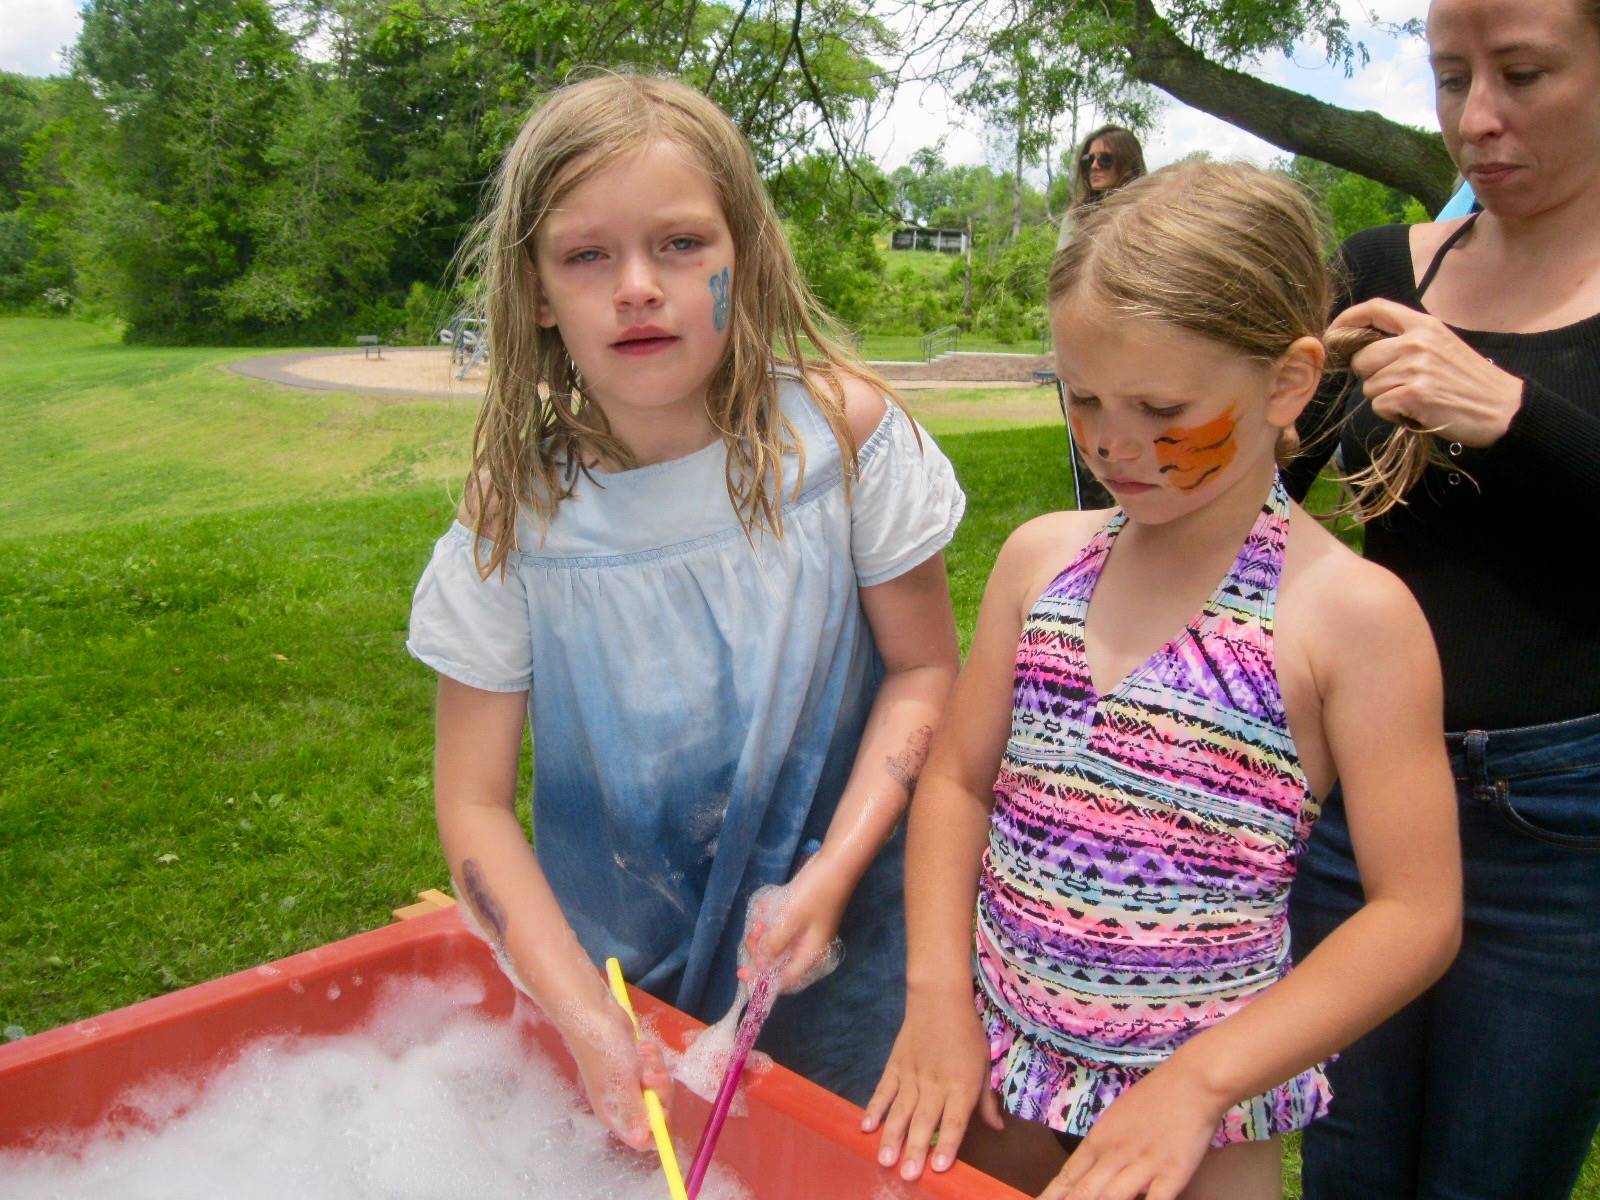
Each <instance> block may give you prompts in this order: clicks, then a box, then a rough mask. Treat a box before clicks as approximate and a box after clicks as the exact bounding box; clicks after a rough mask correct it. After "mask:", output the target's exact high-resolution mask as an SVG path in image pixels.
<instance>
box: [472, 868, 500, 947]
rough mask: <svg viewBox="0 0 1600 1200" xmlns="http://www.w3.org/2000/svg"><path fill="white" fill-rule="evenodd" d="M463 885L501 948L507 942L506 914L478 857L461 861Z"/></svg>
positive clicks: (496, 944) (484, 924)
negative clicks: (486, 877)
mask: <svg viewBox="0 0 1600 1200" xmlns="http://www.w3.org/2000/svg"><path fill="white" fill-rule="evenodd" d="M461 887H462V889H463V890H464V891H465V892H466V893H467V903H469V904H471V905H472V911H473V912H475V913H477V914H478V920H479V922H480V923H481V924H482V925H483V926H484V927H485V928H486V929H487V930H488V931H489V933H490V935H491V936H492V937H493V938H494V944H495V946H496V947H498V948H500V949H504V948H505V944H506V914H505V910H504V909H503V908H501V907H500V901H499V900H497V899H495V895H494V893H493V892H491V891H490V890H489V883H488V880H486V879H484V877H483V870H482V869H481V868H480V867H479V866H478V861H477V859H473V858H468V859H464V860H463V861H462V863H461Z"/></svg>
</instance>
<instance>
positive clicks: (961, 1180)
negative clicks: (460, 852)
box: [0, 909, 1021, 1200]
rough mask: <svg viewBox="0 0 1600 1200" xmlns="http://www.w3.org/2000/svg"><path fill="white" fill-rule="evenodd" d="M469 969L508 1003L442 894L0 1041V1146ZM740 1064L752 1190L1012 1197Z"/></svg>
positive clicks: (480, 949) (737, 1154)
mask: <svg viewBox="0 0 1600 1200" xmlns="http://www.w3.org/2000/svg"><path fill="white" fill-rule="evenodd" d="M463 973H465V974H470V975H473V976H476V977H478V978H479V979H481V981H482V983H483V985H484V989H485V1000H484V1002H483V1004H482V1006H481V1007H482V1010H483V1011H484V1012H486V1013H488V1014H489V1015H491V1016H507V1015H509V1014H510V1012H511V1010H512V1006H513V1000H514V997H513V994H512V990H511V985H510V984H509V983H508V982H507V980H506V979H505V976H504V975H502V974H501V973H500V970H499V968H498V967H497V966H496V965H495V963H494V960H493V958H492V957H491V956H490V954H489V952H488V948H487V947H486V946H484V944H483V942H482V941H480V940H479V939H478V938H477V937H475V936H474V935H473V934H471V933H469V932H468V931H467V930H466V929H465V928H464V927H463V925H462V924H461V920H460V918H459V916H458V915H457V914H456V912H455V910H454V909H446V910H444V911H442V912H436V913H432V914H430V915H427V916H422V917H417V918H415V919H413V920H410V921H403V922H400V923H398V924H395V925H390V926H387V927H385V928H383V929H376V930H373V931H372V932H371V933H363V934H358V935H357V936H355V937H352V938H347V939H345V940H344V941H342V942H334V943H332V944H330V945H327V946H322V947H319V948H318V949H315V950H308V951H306V953H304V954H296V955H294V956H293V957H292V958H285V959H281V960H280V961H278V962H275V963H270V964H266V965H263V966H259V967H253V968H250V969H248V970H245V971H240V972H239V973H238V974H236V975H229V976H227V977H226V978H223V979H216V980H212V981H211V982H210V983H202V984H199V985H198V986H196V987H191V988H185V989H184V990H183V991H180V992H173V993H172V994H170V995H167V996H159V997H157V998H156V999H154V1000H147V1001H145V1002H143V1003H142V1004H134V1005H131V1006H129V1007H128V1008H123V1009H118V1010H117V1011H115V1012H110V1013H106V1014H105V1015H104V1016H100V1017H95V1018H93V1019H91V1020H87V1021H79V1022H77V1023H76V1024H72V1025H64V1026H62V1027H61V1028H59V1029H53V1030H50V1031H48V1032H46V1033H41V1034H38V1035H36V1036H34V1037H30V1038H24V1039H23V1040H22V1041H19V1042H15V1043H13V1044H11V1045H9V1046H0V1150H14V1149H24V1148H27V1147H28V1146H30V1145H33V1144H34V1143H35V1142H37V1141H38V1140H39V1139H40V1138H41V1136H42V1135H44V1134H45V1133H46V1132H47V1131H50V1130H52V1129H53V1130H56V1131H58V1132H60V1131H71V1130H78V1129H88V1128H91V1127H93V1126H95V1125H98V1124H99V1123H100V1122H102V1121H106V1120H109V1121H111V1122H113V1123H115V1122H116V1121H118V1120H119V1118H122V1117H125V1116H126V1113H120V1112H119V1109H118V1097H119V1096H121V1095H123V1094H125V1093H126V1092H127V1091H128V1090H129V1089H130V1088H132V1087H133V1086H135V1085H137V1084H139V1083H142V1082H146V1081H148V1080H150V1079H153V1078H155V1077H157V1076H161V1077H166V1078H171V1077H173V1076H181V1077H186V1078H190V1079H204V1078H206V1077H208V1076H209V1075H211V1074H212V1073H214V1072H215V1071H217V1070H219V1069H221V1068H222V1067H223V1066H225V1065H227V1064H228V1063H230V1062H231V1061H232V1060H233V1059H234V1057H235V1056H236V1055H237V1054H238V1052H239V1051H240V1049H241V1048H242V1047H243V1046H244V1045H245V1043H247V1042H250V1041H252V1040H254V1039H255V1038H258V1037H260V1036H262V1035H265V1034H330V1033H339V1032H342V1031H344V1030H347V1029H351V1028H353V1027H355V1026H357V1025H359V1024H361V1023H362V1022H363V1020H364V1019H365V1018H366V1017H367V1016H368V1015H369V1014H370V1011H371V1007H372V1000H373V994H374V992H375V990H376V989H375V988H374V987H372V986H364V985H370V984H373V983H376V982H377V981H378V980H379V979H381V978H383V977H385V976H387V975H424V976H428V977H443V976H447V975H448V976H452V977H455V976H459V975H461V974H463ZM335 988H336V989H337V991H336V992H335V991H334V989H335ZM330 994H336V995H337V996H338V997H339V999H338V1001H337V1002H330V1000H329V996H330ZM633 996H634V1003H635V1005H636V1006H637V1008H638V1012H639V1016H640V1018H641V1019H646V1018H648V1019H650V1021H651V1024H652V1027H653V1028H654V1029H655V1030H656V1031H657V1032H658V1034H659V1036H660V1037H661V1038H662V1039H663V1040H664V1041H665V1042H666V1043H667V1044H668V1045H669V1046H671V1047H672V1048H673V1049H674V1050H681V1049H683V1047H684V1044H685V1042H686V1040H687V1038H688V1035H689V1034H690V1033H691V1032H692V1031H695V1030H698V1029H700V1028H702V1026H701V1025H700V1023H699V1022H698V1021H695V1020H693V1019H692V1018H690V1017H688V1016H685V1015H684V1014H683V1013H681V1012H679V1011H678V1010H677V1009H674V1008H670V1007H668V1006H667V1005H665V1004H662V1003H661V1002H660V1001H658V1000H655V999H654V998H652V997H650V996H647V995H645V994H643V993H642V992H638V991H635V992H634V994H633ZM537 1036H538V1037H539V1039H540V1041H541V1044H542V1045H543V1048H544V1050H545V1051H546V1052H547V1053H548V1054H549V1055H550V1057H551V1059H552V1060H553V1061H555V1062H556V1063H558V1064H559V1065H560V1066H561V1069H562V1070H563V1071H564V1072H566V1073H567V1075H568V1077H569V1078H571V1076H572V1074H573V1068H572V1063H571V1060H570V1059H569V1058H568V1057H567V1055H566V1052H565V1051H564V1050H563V1049H562V1048H561V1046H560V1042H559V1038H558V1037H557V1036H556V1034H555V1032H554V1030H553V1029H552V1028H551V1027H549V1026H548V1025H543V1024H541V1025H540V1026H539V1028H538V1033H537ZM746 1079H747V1081H748V1083H747V1095H748V1100H749V1114H748V1115H747V1116H735V1117H732V1118H730V1119H729V1121H728V1124H727V1126H726V1127H725V1128H724V1130H723V1133H722V1139H721V1141H720V1142H719V1143H718V1146H717V1161H718V1162H720V1163H723V1164H725V1165H727V1166H730V1167H732V1168H733V1169H734V1170H736V1171H738V1172H739V1174H740V1175H741V1176H743V1177H744V1180H745V1182H746V1183H747V1184H748V1185H749V1186H750V1187H751V1188H752V1189H753V1190H754V1192H755V1194H756V1195H757V1196H758V1197H760V1198H761V1200H834V1198H839V1200H845V1198H853V1197H861V1198H862V1200H890V1198H898V1197H907V1198H909V1197H923V1196H929V1197H951V1198H954V1197H963V1198H967V1200H1018V1198H1019V1197H1020V1196H1021V1193H1020V1192H1017V1191H1014V1190H1013V1189H1011V1188H1009V1187H1006V1186H1005V1185H1003V1184H1001V1183H998V1182H996V1181H995V1180H993V1179H990V1178H989V1177H988V1176H987V1175H983V1174H980V1173H979V1172H977V1171H974V1170H972V1169H970V1168H968V1167H966V1166H964V1165H961V1164H957V1165H956V1167H954V1168H953V1169H952V1170H950V1171H949V1172H947V1173H945V1174H943V1175H932V1174H928V1175H925V1176H924V1178H923V1179H922V1181H921V1182H919V1183H918V1184H915V1185H911V1184H906V1183H903V1182H901V1181H900V1180H899V1179H898V1178H897V1177H896V1176H895V1175H894V1173H893V1172H891V1171H887V1170H884V1169H883V1168H881V1167H879V1166H878V1165H877V1162H876V1160H875V1157H874V1155H875V1151H876V1148H877V1140H876V1138H875V1137H874V1136H871V1135H867V1134H863V1133H861V1132H860V1129H859V1126H860V1121H861V1110H860V1109H858V1108H856V1107H855V1106H854V1105H852V1104H850V1103H848V1102H846V1101H844V1100H841V1099H840V1098H839V1097H837V1096H835V1095H833V1094H832V1093H830V1092H828V1091H825V1090H824V1089H822V1088H820V1087H818V1086H816V1085H815V1084H813V1083H811V1082H809V1081H808V1080H805V1079H802V1078H800V1077H799V1076H798V1075H796V1074H794V1073H793V1072H791V1071H787V1070H785V1069H783V1068H782V1067H777V1066H774V1067H773V1068H772V1069H771V1070H769V1071H766V1072H764V1073H761V1074H757V1075H747V1076H746ZM709 1107H710V1106H709V1105H708V1104H707V1103H706V1102H705V1101H704V1100H701V1099H700V1098H699V1097H698V1096H695V1095H693V1094H691V1093H690V1092H689V1091H688V1090H687V1089H686V1088H682V1087H680V1088H678V1089H676V1090H675V1093H674V1100H673V1106H672V1112H671V1116H670V1120H671V1123H672V1128H673V1130H674V1132H675V1134H676V1135H677V1138H678V1141H679V1142H680V1144H682V1143H687V1144H689V1145H693V1143H694V1141H695V1139H696V1138H697V1137H698V1136H699V1131H700V1127H701V1126H702V1125H703V1124H704V1122H705V1119H706V1115H707V1111H708V1109H709ZM663 1194H664V1193H663Z"/></svg>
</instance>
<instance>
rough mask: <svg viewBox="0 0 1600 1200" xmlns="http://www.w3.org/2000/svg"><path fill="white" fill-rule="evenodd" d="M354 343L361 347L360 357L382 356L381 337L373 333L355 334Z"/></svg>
mask: <svg viewBox="0 0 1600 1200" xmlns="http://www.w3.org/2000/svg"><path fill="white" fill-rule="evenodd" d="M356 345H358V346H360V347H361V357H362V358H382V357H383V339H382V338H380V337H379V336H378V335H377V334H375V333H358V334H356Z"/></svg>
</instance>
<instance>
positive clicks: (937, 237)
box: [889, 225, 967, 254]
mask: <svg viewBox="0 0 1600 1200" xmlns="http://www.w3.org/2000/svg"><path fill="white" fill-rule="evenodd" d="M889 249H891V250H937V251H939V252H940V253H941V254H965V253H966V252H967V231H966V230H965V229H924V228H923V227H922V226H921V225H904V226H902V227H901V228H899V229H896V230H895V231H894V233H893V234H892V235H891V236H890V238H889Z"/></svg>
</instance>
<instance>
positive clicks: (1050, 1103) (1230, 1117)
mask: <svg viewBox="0 0 1600 1200" xmlns="http://www.w3.org/2000/svg"><path fill="white" fill-rule="evenodd" d="M976 992H977V1003H978V1015H979V1018H980V1019H981V1020H982V1022H983V1029H984V1033H985V1035H986V1036H987V1037H988V1039H989V1063H990V1067H989V1086H990V1087H991V1088H993V1089H994V1090H995V1091H997V1092H999V1093H1000V1101H1001V1104H1002V1105H1003V1106H1004V1107H1005V1110H1006V1111H1007V1112H1009V1113H1012V1114H1014V1115H1015V1116H1018V1117H1021V1118H1023V1119H1024V1120H1028V1121H1038V1122H1041V1123H1042V1124H1044V1125H1048V1126H1049V1127H1050V1128H1051V1129H1055V1130H1059V1131H1060V1132H1062V1133H1070V1134H1073V1135H1075V1136H1077V1137H1083V1136H1085V1135H1086V1134H1088V1132H1089V1130H1090V1128H1091V1127H1093V1125H1094V1123H1095V1122H1096V1121H1097V1120H1099V1118H1100V1115H1101V1114H1102V1113H1103V1112H1105V1110H1106V1109H1107V1108H1109V1107H1110V1106H1111V1102H1112V1101H1113V1100H1115V1099H1116V1098H1117V1097H1118V1096H1120V1095H1122V1093H1123V1092H1125V1091H1127V1090H1128V1089H1129V1088H1131V1087H1132V1086H1133V1085H1134V1084H1136V1083H1138V1082H1139V1081H1140V1080H1141V1079H1143V1078H1144V1077H1145V1076H1146V1075H1148V1074H1149V1073H1150V1072H1151V1071H1152V1070H1154V1069H1155V1065H1159V1064H1154V1065H1138V1066H1134V1065H1128V1064H1119V1063H1104V1062H1101V1063H1093V1062H1088V1061H1086V1060H1084V1059H1081V1058H1078V1057H1077V1056H1075V1055H1071V1054H1065V1053H1062V1052H1061V1051H1059V1050H1058V1049H1056V1048H1054V1047H1052V1046H1049V1045H1048V1044H1046V1043H1045V1041H1044V1040H1043V1039H1042V1038H1040V1037H1039V1036H1037V1035H1034V1034H1030V1033H1028V1032H1026V1031H1025V1030H1023V1029H1022V1028H1020V1027H1019V1026H1018V1024H1017V1023H1016V1021H1015V1020H1014V1019H1013V1018H1012V1017H1011V1016H1010V1015H1009V1014H1008V1013H1007V1012H1005V1011H1004V1010H1003V1009H1002V1008H1001V1007H1000V1005H999V1004H997V1003H996V1002H995V1000H994V999H993V997H991V996H990V995H989V993H988V991H987V990H986V989H985V988H984V986H983V980H982V978H981V974H980V978H979V980H978V987H977V989H976ZM1332 1099H1333V1092H1332V1090H1331V1089H1330V1088H1329V1087H1328V1079H1327V1076H1326V1075H1325V1074H1324V1073H1323V1070H1322V1068H1321V1067H1320V1066H1317V1067H1312V1068H1310V1069H1309V1070H1306V1071H1302V1072H1301V1073H1300V1074H1298V1075H1296V1076H1295V1077H1294V1078H1293V1079H1290V1080H1286V1081H1285V1082H1283V1083H1280V1084H1279V1085H1278V1086H1277V1087H1275V1088H1272V1089H1271V1090H1270V1091H1268V1092H1265V1093H1263V1094H1262V1095H1259V1096H1255V1097H1253V1098H1251V1099H1249V1100H1245V1101H1242V1102H1241V1103H1239V1104H1235V1105H1234V1106H1233V1107H1232V1108H1230V1109H1228V1111H1227V1112H1225V1113H1223V1114H1222V1121H1221V1123H1220V1124H1219V1125H1218V1126H1217V1131H1216V1133H1215V1134H1214V1135H1213V1136H1212V1138H1211V1145H1212V1147H1213V1148H1214V1149H1215V1148H1218V1147H1222V1146H1231V1145H1233V1144H1234V1143H1236V1142H1253V1141H1263V1140H1265V1139H1267V1138H1270V1137H1276V1136H1277V1135H1279V1134H1283V1133H1293V1132H1295V1131H1296V1130H1299V1129H1304V1128H1305V1127H1306V1126H1307V1125H1309V1124H1311V1122H1312V1121H1315V1120H1317V1119H1318V1118H1319V1117H1324V1116H1326V1115H1327V1113H1328V1104H1329V1102H1330V1101H1331V1100H1332Z"/></svg>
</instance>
